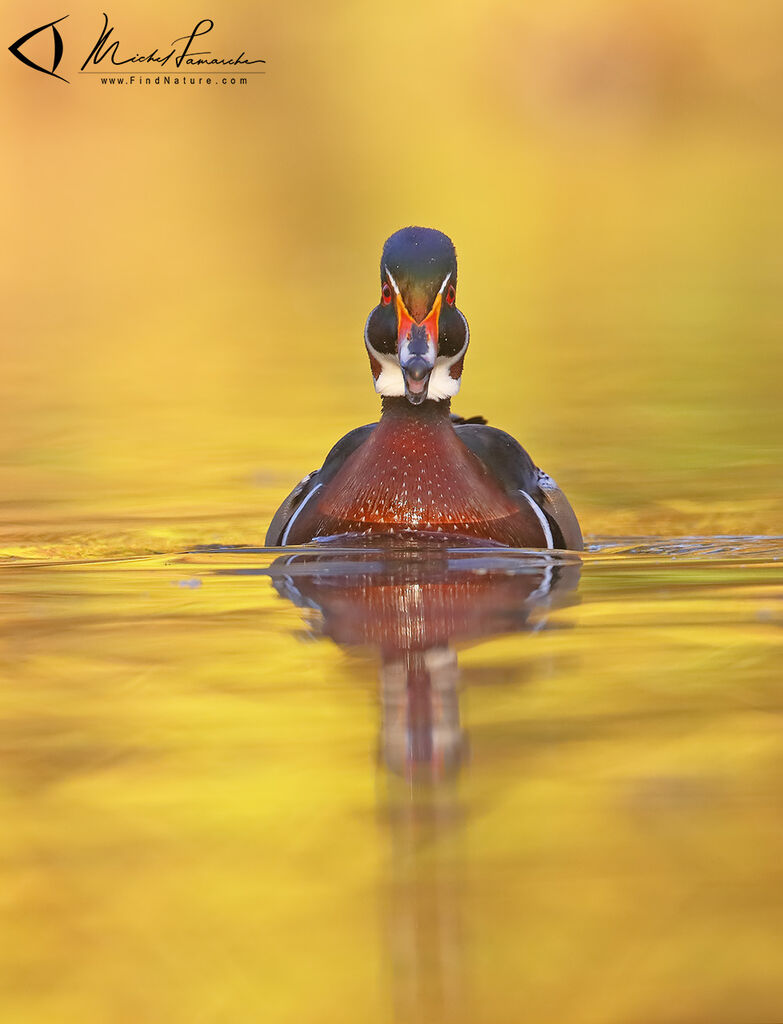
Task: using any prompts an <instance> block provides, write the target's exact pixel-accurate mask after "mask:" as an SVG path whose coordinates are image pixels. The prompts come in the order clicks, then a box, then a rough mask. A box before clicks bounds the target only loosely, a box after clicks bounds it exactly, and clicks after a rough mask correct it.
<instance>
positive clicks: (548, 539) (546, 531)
mask: <svg viewBox="0 0 783 1024" xmlns="http://www.w3.org/2000/svg"><path fill="white" fill-rule="evenodd" d="M519 493H520V494H521V495H522V497H523V498H526V499H527V502H528V504H529V505H530V507H531V508H532V509H533V511H534V512H535V514H536V515H537V516H538V521H539V523H541V529H542V530H543V531H544V536H545V537H546V546H547V547H548V548H553V547H554V546H555V542H554V540H553V539H552V531H551V529H550V528H549V520H548V519H547V517H546V516H545V515H544V513H543V512H542V511H541V509H540V508H539V507H538V505H536V503H535V502H534V501H533V499H532V498H531V497H530V495H529V494H528V493H527V491H520V492H519Z"/></svg>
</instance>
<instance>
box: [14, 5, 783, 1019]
mask: <svg viewBox="0 0 783 1024" xmlns="http://www.w3.org/2000/svg"><path fill="white" fill-rule="evenodd" d="M101 10H102V9H101V8H100V6H95V7H93V6H91V5H90V4H89V3H87V2H85V0H69V4H68V5H66V6H63V8H62V9H61V7H59V6H58V5H57V4H54V5H53V4H52V2H51V0H46V2H45V3H44V2H40V0H35V2H33V3H29V4H24V5H22V4H7V5H6V6H5V8H4V10H3V13H2V17H1V18H0V25H1V26H2V32H3V39H2V41H3V42H4V46H3V48H2V49H1V51H0V117H1V120H0V131H1V132H2V140H3V142H2V157H0V196H2V199H1V200H0V202H1V203H2V246H0V281H2V292H3V301H2V304H1V306H0V316H1V317H2V330H1V331H0V359H1V360H2V362H1V364H0V561H2V570H3V581H4V582H3V585H2V592H1V593H0V626H3V627H4V630H3V631H4V632H5V633H6V638H5V639H4V640H1V641H0V667H1V668H2V671H3V675H4V677H5V683H4V685H3V687H2V690H1V691H0V694H1V696H0V701H1V702H2V719H3V723H4V724H3V726H2V729H3V735H2V751H3V785H2V790H0V816H2V819H3V821H4V822H5V824H4V827H3V829H2V838H1V839H0V865H1V866H0V875H1V876H2V885H1V886H0V903H1V904H2V913H3V928H2V936H3V937H2V940H1V941H2V948H1V949H0V953H1V954H2V957H1V960H2V972H1V973H0V980H2V989H0V991H1V992H2V1000H3V1003H4V1008H3V1010H2V1013H0V1015H1V1016H2V1017H3V1019H4V1020H8V1021H9V1022H13V1024H27V1022H28V1021H29V1022H35V1024H37V1022H39V1021H40V1022H42V1024H43V1022H46V1024H60V1022H68V1024H70V1022H71V1021H77V1020H78V1021H84V1022H89V1024H93V1022H94V1024H98V1022H100V1024H103V1022H107V1024H108V1022H111V1024H118V1022H125V1021H127V1022H129V1024H130V1022H133V1024H138V1022H140V1021H162V1020H166V1021H180V1020H181V1021H183V1022H188V1024H196V1022H201V1021H205V1022H213V1021H214V1022H218V1021H220V1022H222V1021H226V1022H237V1021H256V1020H258V1021H261V1020H264V1021H275V1022H278V1021H281V1022H282V1021H285V1022H292V1024H293V1022H297V1024H300V1022H310V1021H313V1022H319V1024H320V1022H327V1021H329V1022H331V1021H334V1022H338V1021H339V1022H342V1021H346V1020H357V1021H358V1020H363V1021H371V1020H372V1021H387V1020H388V1021H391V1020H394V1021H395V1022H398V1024H406V1022H409V1021H413V1020H421V1021H422V1022H423V1021H428V1022H429V1021H439V1020H444V1021H445V1020H449V1021H452V1020H465V1021H471V1022H473V1021H481V1022H487V1024H504V1022H508V1024H512V1022H513V1024H517V1022H519V1021H521V1020H530V1021H541V1022H545V1021H563V1022H566V1021H568V1022H571V1024H574V1022H590V1024H606V1022H617V1024H629V1022H631V1021H645V1022H648V1021H649V1022H656V1024H659V1022H666V1024H694V1022H695V1024H701V1022H702V1021H704V1022H705V1024H706V1022H708V1021H709V1022H711V1024H714V1022H726V1024H746V1022H747V1021H750V1020H758V1021H761V1020H768V1021H772V1020H777V1019H780V1018H781V1017H783V984H782V983H781V981H780V979H781V977H782V976H783V964H782V963H781V955H780V952H779V937H780V924H781V907H780V892H781V891H783V890H782V889H781V882H782V881H783V879H781V873H780V864H781V863H783V858H781V852H782V851H781V849H780V829H779V821H780V792H781V787H780V781H781V765H783V759H782V757H781V743H780V708H781V692H780V673H779V664H780V654H779V646H778V645H779V623H780V595H781V590H780V574H779V568H778V569H775V568H774V563H775V559H776V558H778V557H779V554H775V553H774V552H773V553H770V552H769V551H767V549H765V550H764V551H762V552H761V554H758V555H754V554H753V553H752V552H751V554H750V555H748V556H747V558H746V559H745V560H744V561H742V560H741V564H739V565H736V566H734V567H733V568H732V566H731V565H730V564H729V563H728V562H727V563H726V564H725V565H724V564H723V563H722V562H721V560H720V557H718V556H716V559H717V567H716V562H715V561H714V560H713V561H712V562H710V561H709V559H708V560H707V562H705V563H704V564H702V563H701V562H696V563H695V564H693V565H690V567H689V565H686V567H685V568H684V569H682V570H681V571H680V572H679V574H678V573H677V571H676V568H675V567H673V566H672V565H670V564H669V561H668V556H665V557H662V558H661V559H660V560H659V561H658V560H653V562H652V564H651V563H649V562H645V561H644V560H634V559H633V558H631V559H630V560H629V561H626V562H623V564H622V566H621V567H619V568H618V567H616V566H614V565H613V563H610V560H609V561H601V559H600V558H597V559H596V560H595V561H594V562H592V563H591V562H590V560H589V558H588V563H587V564H588V568H589V571H586V572H585V575H584V578H583V586H582V595H583V604H582V605H581V606H580V607H579V608H578V609H573V610H571V611H564V612H561V613H558V616H559V617H556V619H555V621H556V623H559V624H560V625H562V626H566V625H567V626H577V627H578V628H576V629H568V630H566V629H563V630H561V631H559V632H558V630H554V631H552V632H545V633H542V634H541V635H540V636H536V637H530V638H526V637H525V638H522V637H506V638H501V639H499V640H496V641H493V642H491V643H488V644H485V645H484V646H483V647H480V648H476V649H474V650H472V651H470V652H468V653H467V654H466V656H465V659H464V661H463V667H464V668H466V670H467V676H468V678H469V680H472V681H473V682H474V683H476V685H475V686H473V687H471V689H470V691H469V692H468V694H467V695H466V698H465V699H464V703H465V707H464V709H463V714H464V716H465V721H466V724H467V727H468V728H469V731H470V733H471V737H472V750H473V753H472V759H473V767H472V768H471V770H470V771H467V772H466V773H465V774H464V776H463V778H462V780H461V782H460V783H459V786H458V787H457V788H453V787H452V788H448V787H447V788H446V790H434V791H433V792H432V793H430V794H428V795H427V794H425V795H424V796H419V797H417V798H416V799H414V798H413V797H411V794H410V793H406V790H405V786H404V784H403V783H402V782H401V780H399V779H394V778H389V777H387V775H386V774H385V773H384V772H383V771H382V770H379V771H378V772H377V773H376V771H375V768H374V759H375V752H376V743H377V739H376V729H377V722H376V718H377V712H376V706H375V696H374V689H375V685H376V682H375V669H374V667H373V665H372V662H371V661H370V660H369V659H367V658H366V657H365V656H359V655H356V654H353V655H346V654H345V653H344V652H342V651H340V650H338V649H337V648H336V647H335V646H333V645H331V644H329V643H327V642H321V643H320V644H315V645H313V644H310V645H308V644H303V643H301V642H299V640H298V639H296V635H297V634H300V633H301V630H302V627H301V622H300V613H299V611H298V609H296V608H293V607H289V606H288V605H286V604H285V603H284V602H282V601H280V600H279V599H278V598H276V597H275V595H274V594H273V593H272V592H271V589H270V588H269V586H268V584H266V582H265V581H260V582H259V581H258V580H253V579H252V578H248V579H244V578H243V579H239V580H237V579H231V578H228V577H225V578H218V577H214V578H210V577H209V571H210V563H209V561H208V560H207V559H206V557H204V558H201V559H200V558H199V557H198V556H195V555H192V556H189V555H184V554H182V553H183V552H185V551H186V550H187V549H188V548H189V547H191V546H193V545H199V544H209V543H221V544H238V545H242V544H245V545H258V544H260V543H261V542H262V541H263V537H264V533H265V529H266V525H267V523H268V520H269V518H270V516H271V514H272V512H273V510H274V508H275V507H276V504H277V503H278V502H279V501H280V499H281V498H282V497H283V495H284V494H285V493H287V491H288V490H289V489H290V487H291V486H292V485H293V483H294V482H295V481H296V480H298V479H299V478H300V477H301V476H302V475H303V474H304V473H305V472H307V471H309V470H311V469H313V468H315V467H316V466H318V465H319V464H320V462H321V460H322V458H323V455H324V454H325V452H326V450H327V449H328V448H329V447H330V446H331V444H332V443H333V442H334V440H336V439H337V438H338V437H340V436H341V435H342V434H343V433H344V432H345V431H346V430H348V429H349V428H351V427H352V426H355V425H357V424H359V423H363V422H368V421H370V420H371V419H373V418H374V417H375V416H376V415H377V410H378V400H377V398H376V396H375V395H374V392H373V390H372V386H371V377H370V373H369V367H368V365H367V359H366V354H365V351H364V346H363V341H362V330H363V325H364V320H365V317H366V315H367V313H368V311H369V310H370V308H371V307H372V306H373V305H374V304H375V303H376V302H377V294H378V288H379V284H378V269H377V263H378V257H379V254H380V249H381V245H382V243H383V240H384V239H385V237H386V236H387V235H388V234H390V233H391V232H392V231H394V230H396V229H397V228H399V227H400V226H402V225H405V224H410V223H419V224H425V225H429V226H433V227H437V228H440V229H442V230H444V231H446V232H447V233H449V234H450V235H451V236H452V238H453V239H454V241H455V243H456V246H457V250H458V254H459V260H460V264H459V266H460V279H459V280H460V283H459V290H458V302H459V305H460V306H461V308H462V309H463V310H464V312H465V314H466V316H467V318H468V321H469V323H470V325H471V331H472V341H471V348H470V352H469V356H468V359H467V362H466V372H465V376H464V382H463V391H462V393H461V395H460V396H459V398H458V400H457V401H456V402H455V408H456V409H457V411H461V412H463V413H466V414H474V413H483V414H484V415H486V416H487V417H488V418H489V420H490V422H492V423H494V424H496V425H498V426H501V427H503V428H504V429H506V430H508V431H510V432H511V433H512V434H514V435H515V436H516V437H518V438H519V439H520V441H521V442H522V443H523V444H525V446H526V447H528V448H529V450H530V451H531V453H532V455H533V457H534V458H535V459H536V460H537V461H538V462H539V464H541V465H542V466H543V467H544V468H545V469H546V470H547V471H549V472H550V473H552V475H553V476H555V477H556V479H557V480H558V482H559V483H560V484H561V485H562V486H563V487H564V489H565V490H566V492H567V493H568V495H569V497H570V498H571V500H572V502H573V504H574V506H575V507H576V509H577V511H578V513H579V515H580V518H581V520H582V523H583V528H584V531H585V533H586V534H587V535H589V536H590V537H592V538H596V537H602V536H613V537H618V536H619V537H628V536H635V535H639V536H648V537H649V536H655V535H667V536H671V535H681V534H705V535H711V534H756V533H758V534H775V533H778V534H779V533H780V532H781V525H782V522H781V513H780V508H781V500H782V499H783V458H782V457H781V456H782V453H783V445H782V443H781V426H782V425H783V416H782V414H781V400H780V394H781V374H782V373H783V355H782V354H781V353H782V352H783V346H782V344H781V333H782V332H783V292H782V291H781V284H783V247H782V245H781V238H783V198H781V196H782V189H781V181H782V180H783V6H781V5H780V4H779V3H775V2H773V0H768V2H765V0H750V2H746V3H738V2H735V3H721V2H718V3H716V2H715V0H709V2H708V0H688V2H685V3H682V2H675V0H657V2H625V3H620V2H608V0H583V2H576V0H571V2H563V0H554V2H549V3H546V4H543V3H537V4H533V3H528V4H521V3H512V2H505V0H487V2H483V3H466V2H461V0H457V2H451V3H442V4H439V3H432V2H424V3H420V2H419V3H414V2H412V0H403V2H400V3H395V4H393V5H379V4H367V3H365V2H358V0H357V2H353V3H351V2H338V3H335V4H315V3H303V2H287V3H282V2H278V3H269V2H266V0H264V2H261V3H256V2H254V3H249V2H248V3H240V2H236V0H230V2H228V3H223V4H220V5H215V6H214V8H208V7H207V8H204V7H203V6H199V5H196V6H193V5H192V4H190V3H187V2H183V0H175V2H172V3H166V4H152V3H146V2H145V3H134V4H128V3H124V4H119V5H116V4H115V5H112V7H111V9H110V10H108V12H107V13H108V15H109V18H110V22H111V24H113V25H114V26H115V33H116V35H117V37H118V38H119V39H120V40H121V44H122V47H123V50H126V49H127V51H128V52H136V51H137V50H139V51H146V50H149V49H151V48H152V47H154V46H159V47H162V46H164V45H165V44H166V43H167V42H169V41H170V40H171V39H173V38H174V37H175V36H181V35H184V34H186V33H187V32H189V31H190V29H192V27H193V26H194V25H195V23H196V22H197V21H198V20H199V19H200V18H202V17H212V18H213V19H214V20H215V23H216V24H215V29H214V30H213V32H212V33H211V36H210V37H208V38H209V42H210V45H211V46H212V47H213V48H214V50H215V51H217V52H219V53H233V52H236V51H238V50H245V51H246V52H247V53H248V55H249V56H262V57H264V58H266V60H267V64H266V71H267V73H266V75H264V76H258V77H255V78H250V80H249V82H248V84H247V85H246V86H242V87H240V86H235V87H220V86H212V87H200V88H198V87H191V86H180V87H175V86H169V87H168V88H164V87H162V86H161V87H154V86H140V85H134V86H130V85H123V86H108V85H107V86H104V85H101V84H100V78H99V77H97V76H91V77H86V76H83V77H81V78H80V77H79V76H78V75H77V74H76V71H77V68H78V66H79V64H80V63H81V61H82V59H83V58H84V57H85V56H86V55H87V53H88V52H89V50H90V48H91V47H92V45H93V43H94V41H95V39H96V38H97V35H98V33H99V30H100V28H101V25H102V17H101ZM65 13H67V14H68V15H69V16H68V18H67V20H66V21H64V22H62V23H61V24H60V25H59V26H58V27H59V29H60V31H61V32H62V35H63V39H64V43H65V55H64V58H63V63H62V65H61V67H60V69H58V70H59V71H60V72H61V73H63V74H64V75H65V77H66V78H68V79H69V84H67V85H66V84H64V83H62V82H59V81H57V80H55V79H52V78H49V77H47V76H44V75H42V74H38V73H36V72H34V71H32V70H30V69H28V68H26V67H23V66H22V65H21V64H20V63H19V62H17V61H15V60H14V58H13V57H12V56H11V55H10V54H8V53H7V51H6V49H5V47H6V46H8V45H10V44H11V43H12V42H13V41H14V40H15V39H17V38H19V37H20V36H21V35H22V34H23V33H24V32H26V31H28V30H29V29H31V28H33V27H34V26H36V25H39V24H43V23H45V22H47V21H50V20H51V19H52V18H55V17H59V16H61V15H62V14H65ZM137 556H138V557H139V561H138V562H134V561H133V560H132V559H133V558H135V557H137ZM142 556H143V557H142ZM101 559H112V560H113V559H116V560H117V561H116V563H114V562H112V563H111V564H108V563H107V562H105V561H100V560H101ZM96 560H98V561H96ZM762 565H763V566H764V567H765V569H764V571H765V572H766V571H767V570H769V571H773V570H774V572H776V573H777V575H774V576H766V575H761V571H762V570H761V568H759V566H762ZM591 566H592V568H590V567H591ZM191 576H192V577H197V580H196V582H199V581H200V582H202V586H201V587H196V586H195V585H194V586H193V588H192V589H191V587H190V584H189V583H188V580H189V578H190V577H191ZM183 582H184V583H185V584H187V585H185V586H181V585H180V586H178V585H177V584H182V583H183ZM528 641H529V642H528ZM499 678H502V679H503V680H504V681H505V682H504V684H503V685H500V683H498V679H499ZM493 680H494V681H493Z"/></svg>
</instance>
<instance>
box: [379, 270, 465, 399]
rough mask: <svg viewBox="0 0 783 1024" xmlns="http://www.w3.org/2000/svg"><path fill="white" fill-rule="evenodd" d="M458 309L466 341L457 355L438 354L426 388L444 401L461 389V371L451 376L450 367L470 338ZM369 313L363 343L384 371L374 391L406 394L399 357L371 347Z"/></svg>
mask: <svg viewBox="0 0 783 1024" xmlns="http://www.w3.org/2000/svg"><path fill="white" fill-rule="evenodd" d="M390 276H391V275H390ZM447 280H448V278H447ZM457 312H458V313H459V315H460V316H461V317H462V322H463V323H464V324H465V344H464V345H463V346H462V348H461V349H460V350H459V352H458V353H457V354H456V355H455V356H438V358H437V359H436V360H435V365H434V367H433V368H432V373H431V374H430V382H429V386H428V388H427V400H428V401H429V400H433V401H441V400H442V399H444V398H453V397H454V395H456V394H457V392H458V391H459V389H460V384H461V383H462V375H461V374H460V376H459V377H452V376H451V368H452V366H454V365H455V364H456V363H458V362H459V360H460V359H462V357H463V356H464V355H465V352H466V350H467V347H468V342H469V341H470V329H469V328H468V322H467V320H466V319H465V317H464V316H463V315H462V312H461V311H460V310H457ZM370 316H372V313H370ZM370 316H368V317H367V323H366V324H365V325H364V344H365V346H366V348H367V351H368V352H369V354H370V355H371V356H372V358H373V359H374V360H375V362H376V363H377V364H378V365H379V366H380V368H381V372H380V373H379V374H378V376H377V377H376V378H375V391H376V393H377V394H379V395H383V396H384V397H385V398H400V397H402V396H403V395H404V394H405V379H404V377H403V375H402V367H401V366H400V360H399V359H398V358H397V356H396V355H391V354H390V353H388V352H379V351H378V350H377V349H375V348H373V347H372V345H371V344H370V339H369V337H368V334H367V327H368V326H369V323H370Z"/></svg>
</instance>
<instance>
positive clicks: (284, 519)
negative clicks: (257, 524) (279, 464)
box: [264, 423, 378, 548]
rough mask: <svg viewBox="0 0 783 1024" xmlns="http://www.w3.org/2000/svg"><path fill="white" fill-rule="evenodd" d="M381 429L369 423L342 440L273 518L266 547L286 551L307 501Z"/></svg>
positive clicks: (297, 486) (267, 535)
mask: <svg viewBox="0 0 783 1024" xmlns="http://www.w3.org/2000/svg"><path fill="white" fill-rule="evenodd" d="M377 426H378V424H377V423H368V424H367V425H366V426H364V427H357V428H356V429H355V430H352V431H351V432H350V433H348V434H346V435H345V437H342V438H340V440H339V441H338V442H337V444H336V445H335V446H334V447H333V448H332V450H331V451H330V452H329V454H328V455H327V456H326V458H325V459H324V464H323V466H321V468H320V469H316V470H314V471H313V472H312V473H308V474H307V476H306V477H304V479H303V480H300V481H299V483H298V484H297V485H296V487H294V489H293V490H292V491H291V493H290V494H289V495H288V497H287V498H286V499H285V501H284V502H283V504H282V505H281V506H280V508H279V509H278V510H277V512H275V514H274V516H273V517H272V522H271V523H270V524H269V529H268V530H267V532H266V540H265V541H264V546H265V547H268V548H277V547H282V546H283V545H284V544H285V542H286V534H287V532H288V528H289V526H290V525H291V524H292V523H293V520H294V519H295V518H296V515H297V513H298V512H299V511H300V510H301V509H302V508H303V507H304V505H305V503H306V502H307V500H308V499H309V498H310V497H311V495H312V494H313V492H314V491H316V490H318V489H319V488H320V487H322V486H323V485H324V484H326V483H328V482H329V481H330V480H331V479H332V477H334V476H335V475H336V473H337V471H338V470H339V469H340V468H341V467H342V465H343V464H344V463H345V460H346V459H347V458H348V457H349V456H350V455H353V453H354V452H355V451H356V449H357V448H359V446H360V445H362V444H364V442H365V441H366V440H367V438H368V437H369V436H370V434H371V433H372V432H373V430H375V428H376V427H377Z"/></svg>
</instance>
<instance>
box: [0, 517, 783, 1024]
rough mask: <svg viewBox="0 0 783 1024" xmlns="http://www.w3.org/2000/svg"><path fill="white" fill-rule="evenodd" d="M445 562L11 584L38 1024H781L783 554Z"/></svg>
mask: <svg viewBox="0 0 783 1024" xmlns="http://www.w3.org/2000/svg"><path fill="white" fill-rule="evenodd" d="M438 547H439V549H440V550H439V551H437V552H435V553H433V552H429V553H428V554H427V555H426V556H421V555H416V554H413V555H412V554H411V552H410V551H405V550H404V549H403V550H397V551H392V552H389V551H388V550H386V551H384V550H382V549H375V548H370V549H365V550H362V551H359V552H357V551H356V550H355V549H351V548H350V547H348V548H337V549H334V548H333V547H331V546H329V545H317V546H316V548H315V549H303V550H300V551H297V552H291V551H287V552H285V553H284V554H281V552H279V551H265V550H263V549H259V548H249V547H230V546H225V545H213V546H201V547H199V548H197V549H191V550H183V551H180V552H173V553H172V552H170V553H167V554H159V555H154V554H150V555H144V556H138V557H132V558H125V559H123V558H115V559H97V560H89V559H85V560H80V559H78V558H73V559H68V560H51V561H45V560H41V559H23V558H16V559H7V560H6V561H5V563H4V564H3V566H2V569H0V601H2V610H3V621H4V624H5V626H6V627H7V629H6V634H5V639H4V641H3V648H2V666H3V673H4V679H5V682H4V686H3V688H2V691H0V692H1V693H2V698H1V699H2V702H3V714H2V721H3V726H2V733H3V735H2V750H3V758H2V763H3V778H4V786H3V790H2V815H3V819H4V821H5V822H6V828H4V829H3V832H2V839H0V852H1V859H0V870H1V871H2V879H3V885H2V890H3V892H4V897H3V903H4V911H3V913H4V916H5V918H6V924H7V926H6V927H4V928H3V936H4V939H3V950H2V963H3V993H4V995H3V999H4V1004H5V1007H6V1009H5V1016H6V1018H7V1019H9V1020H20V1021H21V1020H25V1021H39V1020H40V1021H53V1020H58V1021H59V1020H72V1019H80V1020H84V1021H90V1022H92V1021H95V1022H98V1021H108V1020H111V1021H120V1020H128V1021H131V1020H153V1019H167V1020H176V1021H179V1020H181V1021H194V1020H204V1021H235V1020H249V1019H264V1020H270V1021H291V1022H293V1021H303V1020H307V1021H311V1020H312V1021H335V1022H337V1021H345V1020H357V1021H358V1020H378V1021H390V1022H392V1021H394V1022H403V1021H419V1020H420V1021H422V1022H423V1021H466V1022H467V1021H473V1022H477V1021H481V1022H483V1021H486V1022H487V1024H497V1022H502V1021H508V1022H512V1021H519V1020H523V1019H530V1020H556V1019H557V1020H569V1021H572V1022H573V1021H580V1022H581V1021H601V1022H606V1021H617V1022H626V1021H629V1020H645V1021H656V1022H657V1021H662V1022H668V1021H678V1022H679V1021H713V1022H714V1021H726V1022H739V1021H745V1020H773V1019H776V1015H777V1014H778V1010H779V1008H780V1007H781V1006H783V982H782V981H781V978H783V956H782V955H781V953H780V944H779V942H778V938H779V934H780V927H781V923H783V905H782V904H781V892H783V886H782V884H781V883H783V868H781V865H782V864H783V833H782V832H781V829H780V820H781V812H783V800H782V798H781V793H782V792H783V788H782V787H781V778H782V776H783V738H782V735H781V720H782V719H781V712H782V710H783V684H782V683H781V676H780V670H779V666H780V653H781V644H780V641H781V625H782V624H783V601H782V599H783V538H780V537H688V538H676V539H666V538H656V539H654V540H649V539H647V540H645V539H643V538H598V539H596V538H593V539H592V540H591V542H590V543H589V549H588V551H587V552H586V553H585V554H584V555H583V556H582V557H576V556H574V555H571V554H567V553H565V554H560V555H545V554H543V553H541V552H538V553H535V552H513V551H496V550H493V551H486V550H480V549H469V550H466V549H463V550H452V551H447V550H445V549H443V548H442V546H441V545H439V546H438ZM406 624H407V625H406Z"/></svg>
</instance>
